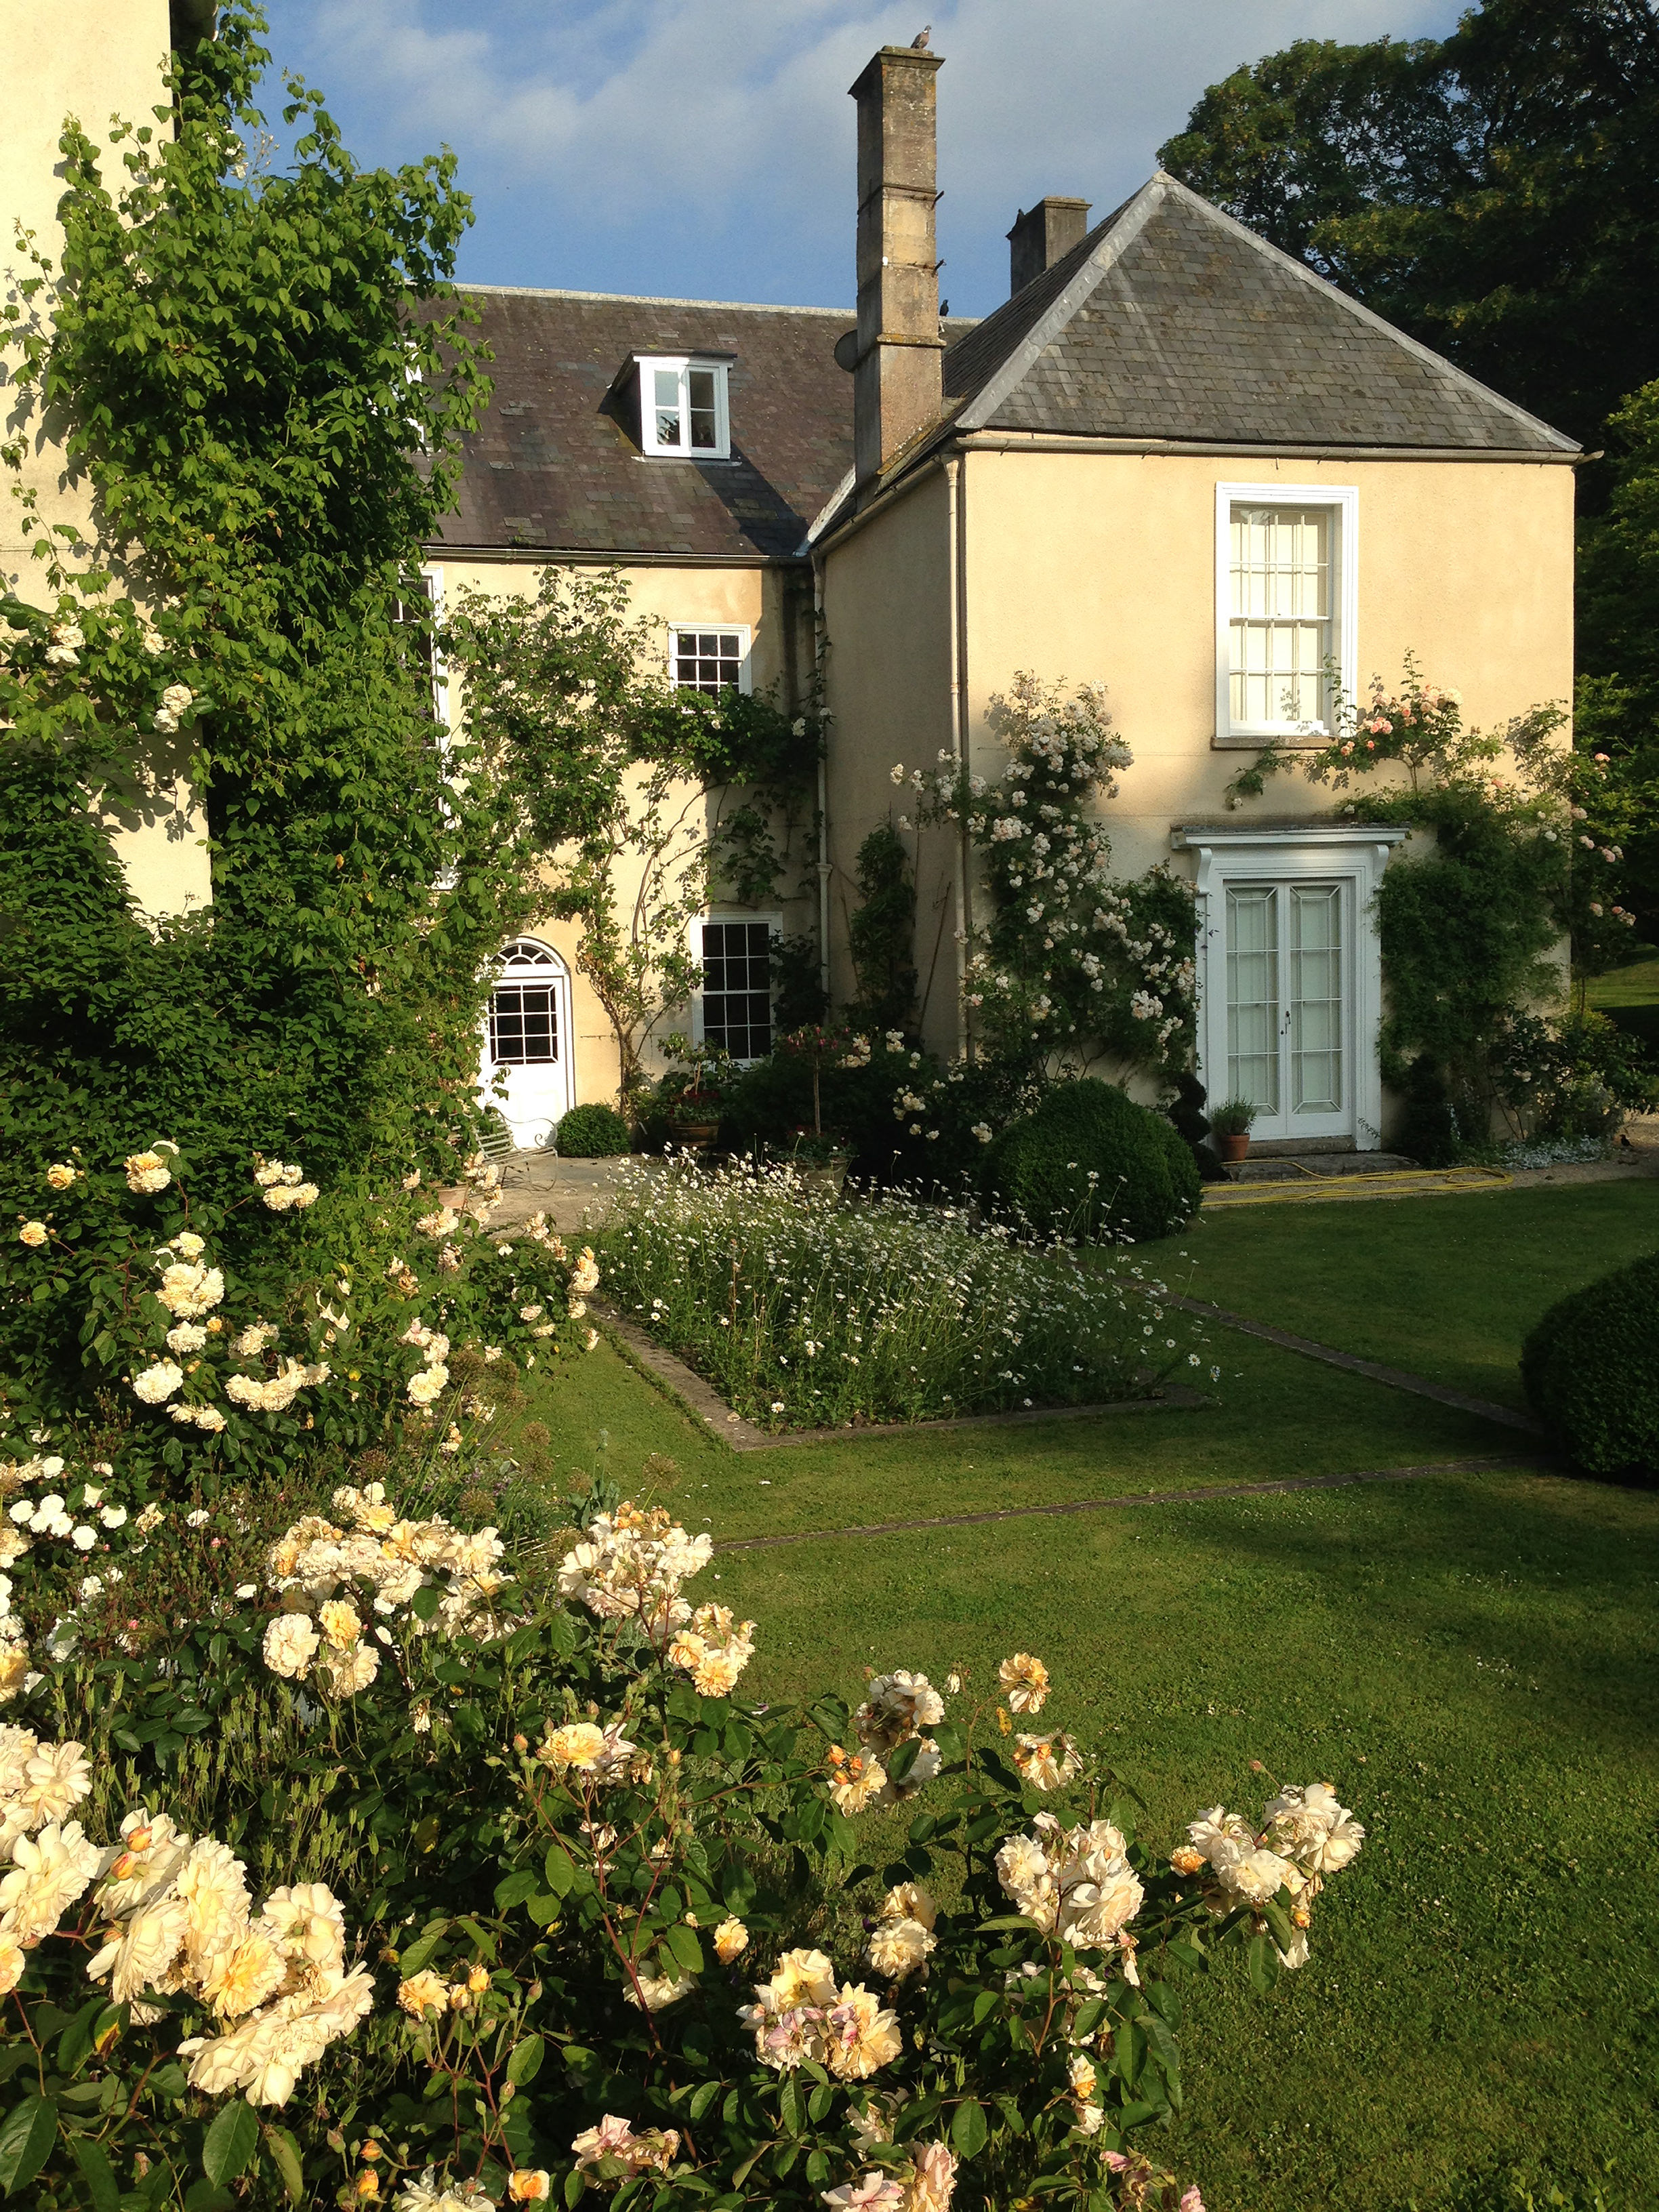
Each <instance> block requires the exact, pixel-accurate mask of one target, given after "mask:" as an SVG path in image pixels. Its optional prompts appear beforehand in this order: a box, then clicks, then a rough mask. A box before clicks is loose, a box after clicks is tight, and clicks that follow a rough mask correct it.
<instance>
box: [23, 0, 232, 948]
mask: <svg viewBox="0 0 1659 2212" xmlns="http://www.w3.org/2000/svg"><path fill="white" fill-rule="evenodd" d="M168 37H169V32H168V9H167V0H75V5H74V6H73V7H70V8H58V9H50V8H43V7H41V6H40V4H39V0H0V54H3V55H4V56H5V90H4V122H3V128H0V284H3V286H4V289H6V290H8V291H9V289H10V287H11V283H12V281H13V280H14V279H15V277H21V276H27V275H29V274H31V273H32V271H31V270H30V269H29V268H28V267H27V264H24V263H23V262H22V260H21V257H20V255H19V253H18V251H17V246H16V243H15V225H16V224H17V223H18V222H21V223H22V225H23V226H24V228H26V229H28V230H32V231H33V232H34V234H35V240H36V245H37V247H38V249H39V250H40V252H43V253H45V254H46V256H47V257H48V258H50V259H51V260H52V263H53V264H54V265H56V264H58V263H59V262H60V261H61V258H62V250H63V249H62V233H61V231H60V230H59V228H58V216H57V209H58V200H59V198H60V197H61V196H62V193H63V190H64V173H63V172H64V164H63V157H62V155H60V154H59V152H58V138H59V137H60V136H61V134H62V131H63V128H64V118H65V117H66V116H68V115H74V116H76V117H77V118H79V120H80V121H81V123H82V125H84V126H85V128H86V131H87V132H88V136H89V137H92V138H93V139H94V141H98V140H100V139H102V138H104V137H106V136H107V132H108V128H109V122H108V118H109V117H110V116H111V114H112V113H114V114H118V115H120V116H122V117H123V118H125V119H127V120H129V121H132V122H135V123H154V121H155V118H154V115H153V113H152V110H153V109H155V107H156V106H160V105H161V104H162V103H163V102H164V101H165V100H166V97H167V94H166V91H165V88H164V87H163V85H162V82H161V77H162V71H163V69H164V67H165V64H166V61H167V51H168ZM117 158H118V157H112V159H117ZM122 174H123V172H122V171H121V170H120V169H119V168H118V167H111V168H110V169H109V170H108V171H107V172H106V181H107V182H110V183H112V184H115V183H118V181H119V179H120V177H121V176H122ZM0 425H3V430H4V434H5V435H6V436H7V437H8V438H9V437H11V436H13V435H15V434H16V432H17V430H18V429H19V428H27V433H28V454H27V460H26V462H25V465H24V470H23V482H24V483H25V484H26V485H27V487H28V488H29V489H32V490H33V491H34V493H35V494H36V496H37V499H38V501H39V511H40V516H41V518H42V520H45V521H46V522H53V523H56V522H72V523H74V524H75V525H76V526H77V527H78V528H79V529H80V530H81V531H82V532H84V533H86V534H88V535H92V534H94V526H93V517H92V507H91V501H90V500H89V498H88V494H87V490H86V487H85V485H84V483H82V482H78V481H77V482H71V481H70V479H69V478H68V477H67V475H66V473H65V471H64V458H63V453H62V449H61V447H60V446H59V444H58V441H57V437H56V436H55V435H54V426H53V425H52V423H51V422H41V421H40V418H39V417H38V416H29V415H27V414H26V413H25V411H24V403H23V401H22V399H21V396H20V395H19V393H18V392H16V391H15V388H13V387H12V386H11V385H10V382H9V375H8V374H7V369H6V366H5V364H4V362H0ZM21 517H22V509H21V507H20V506H19V504H18V502H17V501H16V500H15V499H14V498H12V497H11V496H10V484H9V483H3V484H0V577H3V579H4V581H5V583H6V585H7V586H9V588H11V589H14V590H15V591H16V592H18V593H19V595H20V596H21V597H22V598H23V599H28V600H31V601H33V602H34V603H35V604H37V605H46V604H48V603H49V601H50V597H51V595H50V593H49V592H48V591H47V589H46V582H45V577H44V574H43V571H42V568H41V564H40V563H39V562H37V561H35V560H34V558H33V556H32V554H31V552H30V550H29V541H28V540H27V539H26V538H24V536H23V533H22V529H21ZM36 542H38V540H37V541H36ZM180 767H181V763H180V761H179V758H178V757H176V756H173V755H170V754H168V753H167V751H166V750H162V751H161V752H159V753H158V754H157V755H156V757H155V758H154V759H153V760H152V761H151V762H150V763H149V776H148V779H147V781H148V786H149V788H148V792H147V796H146V799H145V802H144V803H143V805H141V806H139V807H138V808H137V809H134V810H131V811H128V810H125V809H124V810H121V811H112V812H110V813H109V814H107V815H106V820H107V821H108V823H109V824H110V827H111V829H112V832H113V836H114V844H115V850H116V853H117V854H118V857H119V859H120V860H121V862H122V864H123V866H124V867H125V871H126V876H127V882H128V885H129V888H130V890H131V894H132V897H133V900H134V902H135V903H136V904H137V906H139V907H140V908H143V910H144V911H145V912H147V913H151V914H176V913H181V912H183V911H185V909H186V908H191V907H200V906H204V905H206V904H207V903H208V902H209V901H210V898H211V896H212V884H211V879H210V872H209V866H208V856H207V848H206V846H205V844H204V842H202V841H203V839H204V836H205V834H206V833H205V826H204V823H203V822H202V820H201V818H200V817H199V815H198V814H197V811H196V810H195V806H194V802H193V799H192V795H191V791H190V787H189V786H188V784H187V783H185V781H184V780H183V777H182V775H181V773H180Z"/></svg>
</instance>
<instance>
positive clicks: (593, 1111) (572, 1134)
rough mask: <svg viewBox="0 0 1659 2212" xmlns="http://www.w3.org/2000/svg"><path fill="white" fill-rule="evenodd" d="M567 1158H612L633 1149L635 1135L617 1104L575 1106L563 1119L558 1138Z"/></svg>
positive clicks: (559, 1149)
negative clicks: (633, 1136)
mask: <svg viewBox="0 0 1659 2212" xmlns="http://www.w3.org/2000/svg"><path fill="white" fill-rule="evenodd" d="M556 1143H557V1146H558V1151H559V1157H560V1158H561V1159H566V1160H609V1159H614V1158H616V1157H617V1154H618V1153H619V1152H629V1151H631V1149H632V1146H633V1139H632V1136H631V1134H630V1133H629V1127H628V1124H627V1122H626V1121H623V1117H622V1115H620V1114H619V1113H618V1112H617V1109H616V1108H615V1107H614V1106H573V1107H572V1108H571V1109H570V1111H569V1112H568V1114H566V1115H562V1117H561V1119H560V1121H559V1127H558V1134H557V1137H556Z"/></svg>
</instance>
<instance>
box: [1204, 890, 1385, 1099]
mask: <svg viewBox="0 0 1659 2212" xmlns="http://www.w3.org/2000/svg"><path fill="white" fill-rule="evenodd" d="M1351 904H1352V893H1351V890H1350V887H1349V886H1348V885H1346V884H1341V883H1302V882H1297V883H1278V884H1230V885H1229V886H1228V888H1227V918H1226V965H1227V1085H1226V1093H1225V1095H1226V1096H1227V1097H1229V1098H1248V1099H1249V1100H1250V1101H1251V1102H1252V1103H1253V1104H1254V1105H1255V1109H1256V1116H1255V1122H1254V1123H1253V1124H1252V1127H1251V1134H1252V1136H1254V1137H1256V1138H1261V1139H1273V1138H1280V1139H1282V1138H1296V1137H1340V1136H1352V1134H1353V1133H1354V1117H1353V1081H1352V1065H1351V1059H1352V1025H1353V1024H1352V1007H1353V982H1352V975H1353V956H1352V937H1353V932H1352V923H1351V920H1350V916H1349V913H1348V908H1349V907H1350V906H1351ZM1216 1095H1217V1094H1216V1091H1215V1090H1214V1088H1213V1086H1212V1091H1211V1096H1212V1098H1214V1097H1216Z"/></svg>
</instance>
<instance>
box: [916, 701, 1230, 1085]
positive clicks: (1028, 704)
mask: <svg viewBox="0 0 1659 2212" xmlns="http://www.w3.org/2000/svg"><path fill="white" fill-rule="evenodd" d="M987 719H988V720H989V722H990V726H991V728H992V730H993V732H994V733H995V735H996V736H997V737H998V738H1000V741H1001V743H1002V744H1003V746H1004V747H1005V749H1006V753H1007V757H1008V764H1007V766H1006V769H1004V771H1003V773H1002V774H1001V775H1000V776H997V777H994V778H987V777H985V776H982V775H977V774H974V773H971V772H969V771H966V770H963V769H957V768H956V767H954V766H952V765H951V764H949V763H947V764H945V765H944V766H942V767H941V768H939V769H935V770H934V771H933V772H931V773H929V772H926V771H924V770H922V769H911V770H909V771H908V773H907V771H906V769H905V768H904V765H903V763H897V764H896V765H895V767H894V769H893V770H892V778H893V781H894V782H895V783H896V784H899V785H905V784H907V783H908V786H909V787H910V788H911V789H913V790H914V791H915V792H916V793H917V794H918V795H919V797H920V799H921V810H920V811H921V819H922V820H923V821H925V822H930V823H950V824H952V825H955V824H958V823H961V824H965V825H966V829H967V832H968V836H969V840H970V842H971V843H972V845H973V847H974V849H975V853H976V854H977V855H978V860H979V880H978V883H977V884H976V887H975V902H976V904H978V905H980V906H981V908H984V909H987V912H986V918H985V919H984V920H982V921H977V922H976V923H975V928H974V931H973V933H972V938H971V942H970V944H969V951H968V959H967V963H966V977H965V992H966V998H967V1004H968V1008H969V1015H970V1019H971V1023H972V1026H973V1029H974V1030H975V1035H976V1036H977V1038H978V1040H979V1041H980V1042H981V1044H982V1045H984V1046H985V1047H986V1048H988V1049H989V1050H990V1051H992V1052H993V1053H994V1054H998V1055H1000V1056H1003V1057H1006V1058H1007V1059H1009V1060H1012V1061H1014V1062H1015V1063H1017V1064H1027V1065H1033V1064H1037V1063H1042V1062H1045V1061H1052V1060H1056V1059H1058V1060H1060V1062H1061V1063H1062V1064H1068V1065H1069V1064H1075V1065H1078V1066H1084V1067H1087V1066H1094V1065H1096V1064H1097V1063H1100V1062H1102V1061H1105V1062H1108V1063H1115V1064H1116V1065H1117V1066H1120V1067H1121V1068H1122V1069H1124V1070H1126V1071H1127V1070H1128V1069H1130V1068H1134V1067H1142V1068H1146V1069H1148V1070H1150V1071H1152V1072H1154V1073H1158V1074H1160V1075H1163V1076H1165V1077H1167V1078H1170V1079H1173V1078H1174V1076H1175V1075H1176V1073H1179V1072H1180V1071H1181V1070H1182V1069H1183V1068H1184V1067H1185V1066H1187V1064H1188V1060H1190V1058H1191V1055H1192V1051H1193V1047H1194V1038H1195V1031H1196V1018H1197V976H1196V971H1195V969H1194V963H1193V945H1194V933H1195V929H1196V908H1195V905H1194V896H1193V892H1192V890H1191V888H1190V886H1189V885H1188V884H1186V883H1184V882H1183V881H1182V879H1181V878H1179V877H1177V876H1176V875H1174V874H1172V873H1171V872H1170V870H1169V869H1168V868H1166V867H1164V866H1158V867H1155V868H1152V869H1150V870H1149V871H1148V872H1146V874H1145V875H1144V876H1140V877H1139V878H1134V879H1133V880H1129V881H1115V880H1114V879H1113V878H1112V876H1111V874H1110V872H1109V861H1110V858H1111V843H1110V840H1109V837H1108V836H1107V832H1106V826H1105V823H1104V822H1103V818H1102V816H1101V811H1100V809H1101V805H1102V803H1103V801H1105V800H1107V799H1111V798H1113V797H1114V796H1115V793H1116V790H1117V781H1116V777H1117V772H1118V770H1119V769H1124V768H1127V767H1128V766H1129V765H1130V763H1131V759H1132V755H1131V754H1130V751H1129V749H1128V747H1127V745H1126V744H1124V743H1123V742H1122V740H1121V738H1118V737H1117V735H1116V734H1115V732H1114V730H1113V727H1112V718H1111V714H1110V711H1109V708H1108V707H1107V704H1106V695H1105V692H1104V690H1103V689H1102V688H1101V687H1100V686H1099V685H1097V684H1085V685H1084V686H1083V687H1082V688H1081V689H1080V690H1078V691H1077V692H1076V693H1075V695H1074V696H1072V697H1071V698H1069V699H1068V698H1066V696H1065V695H1064V693H1063V692H1062V690H1060V688H1059V687H1058V686H1056V685H1052V684H1042V683H1041V682H1040V681H1039V680H1038V679H1037V678H1036V677H1035V676H1033V675H1030V673H1027V672H1025V671H1022V672H1020V673H1019V674H1018V675H1017V676H1016V677H1015V678H1014V680H1013V683H1012V685H1011V687H1010V690H1009V692H1008V694H1007V696H998V697H995V698H994V699H993V700H992V701H991V702H990V704H989V709H988V716H987ZM900 826H901V827H908V822H906V821H905V819H904V817H900Z"/></svg>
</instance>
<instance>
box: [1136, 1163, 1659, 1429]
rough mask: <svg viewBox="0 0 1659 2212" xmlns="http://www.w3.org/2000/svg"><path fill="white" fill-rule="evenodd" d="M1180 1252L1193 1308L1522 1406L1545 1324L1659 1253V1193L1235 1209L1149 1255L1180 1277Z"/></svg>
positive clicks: (1640, 1190) (1578, 1189)
mask: <svg viewBox="0 0 1659 2212" xmlns="http://www.w3.org/2000/svg"><path fill="white" fill-rule="evenodd" d="M1182 1249H1184V1250H1186V1251H1188V1252H1189V1253H1190V1254H1191V1255H1193V1258H1194V1263H1195V1273H1194V1281H1193V1292H1194V1296H1195V1297H1203V1298H1208V1299H1209V1300H1211V1301H1212V1303H1213V1304H1216V1305H1221V1306H1225V1307H1227V1308H1229V1309H1230V1310H1231V1311H1232V1312H1234V1313H1242V1314H1245V1315H1248V1316H1249V1318H1250V1319H1251V1320H1252V1321H1265V1322H1273V1323H1274V1324H1275V1325H1276V1326H1277V1327H1279V1328H1286V1329H1291V1330H1293V1331H1294V1332H1295V1333H1296V1334H1297V1335H1298V1336H1310V1337H1312V1338H1314V1339H1315V1340H1316V1342H1319V1343H1322V1344H1329V1345H1334V1346H1336V1348H1337V1349H1338V1350H1339V1351H1342V1352H1357V1353H1358V1355H1359V1356H1360V1357H1361V1358H1365V1359H1377V1360H1382V1361H1383V1362H1384V1363H1385V1364H1387V1365H1389V1366H1391V1367H1403V1368H1406V1369H1407V1370H1409V1371H1411V1372H1412V1373H1413V1374H1419V1375H1426V1376H1430V1377H1431V1379H1432V1380H1433V1381H1435V1382H1437V1383H1449V1384H1451V1385H1452V1386H1453V1387H1454V1388H1455V1389H1459V1390H1466V1391H1468V1392H1469V1393H1470V1395H1473V1396H1474V1397H1479V1398H1487V1399H1491V1400H1493V1401H1496V1402H1497V1403H1498V1404H1499V1405H1515V1406H1519V1405H1522V1404H1523V1403H1524V1400H1523V1398H1522V1391H1521V1383H1520V1377H1519V1376H1518V1374H1517V1373H1516V1364H1515V1362H1516V1352H1517V1351H1518V1349H1519V1347H1520V1345H1521V1342H1522V1339H1523V1338H1524V1337H1525V1335H1526V1334H1527V1331H1528V1329H1529V1328H1531V1327H1532V1325H1533V1323H1534V1322H1535V1321H1536V1320H1537V1319H1538V1318H1539V1316H1541V1314H1542V1313H1543V1312H1544V1310H1545V1309H1546V1308H1547V1306H1549V1305H1550V1304H1552V1303H1553V1301H1554V1300H1555V1299H1556V1298H1559V1297H1562V1296H1563V1295H1564V1294H1565V1292H1566V1291H1574V1290H1577V1289H1579V1288H1580V1287H1581V1286H1582V1285H1584V1284H1585V1283H1589V1282H1593V1281H1594V1280H1595V1278H1596V1276H1598V1275H1602V1274H1605V1273H1607V1270H1608V1269H1609V1268H1611V1267H1623V1266H1625V1265H1626V1264H1627V1263H1628V1262H1629V1261H1632V1260H1635V1259H1639V1258H1640V1257H1641V1256H1642V1255H1644V1254H1645V1253H1649V1252H1652V1251H1654V1250H1656V1249H1659V1180H1654V1179H1650V1178H1646V1177H1638V1176H1637V1174H1636V1172H1635V1171H1634V1170H1630V1171H1629V1180H1628V1181H1627V1182H1622V1183H1616V1182H1601V1183H1583V1184H1577V1185H1571V1184H1564V1185H1562V1186H1561V1187H1560V1188H1557V1189H1553V1190H1552V1189H1547V1188H1540V1187H1537V1186H1534V1188H1531V1189H1529V1190H1516V1191H1482V1192H1480V1193H1479V1194H1474V1195H1472V1196H1470V1197H1468V1198H1438V1197H1437V1198H1433V1199H1420V1198H1419V1199H1370V1200H1365V1201H1364V1202H1363V1203H1359V1202H1353V1203H1348V1204H1343V1205H1331V1206H1306V1205H1304V1206H1249V1207H1240V1208H1238V1209H1237V1211H1235V1212H1219V1211H1218V1212H1216V1213H1215V1214H1213V1215H1212V1216H1211V1217H1210V1218H1208V1219H1207V1220H1206V1219H1204V1218H1202V1217H1200V1223H1199V1224H1198V1225H1195V1226H1194V1228H1193V1229H1191V1230H1189V1231H1188V1232H1187V1234H1186V1235H1185V1236H1184V1237H1182V1239H1181V1240H1180V1243H1179V1245H1178V1246H1177V1245H1176V1243H1173V1242H1171V1243H1170V1244H1167V1245H1163V1246H1156V1245H1154V1246H1149V1247H1148V1248H1147V1252H1148V1254H1149V1255H1151V1256H1152V1257H1154V1258H1155V1259H1156V1261H1157V1262H1158V1265H1159V1266H1160V1267H1164V1268H1165V1269H1170V1270H1173V1269H1174V1268H1175V1267H1176V1266H1177V1264H1178V1262H1177V1258H1176V1255H1177V1252H1178V1251H1179V1250H1182ZM1234 1341H1237V1339H1235V1340H1234Z"/></svg>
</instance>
